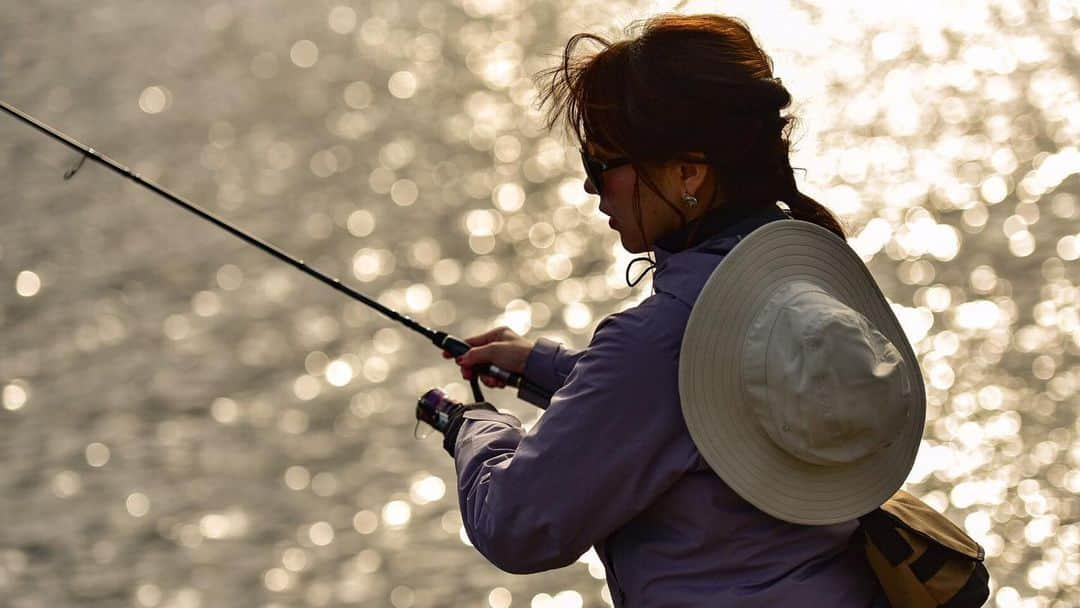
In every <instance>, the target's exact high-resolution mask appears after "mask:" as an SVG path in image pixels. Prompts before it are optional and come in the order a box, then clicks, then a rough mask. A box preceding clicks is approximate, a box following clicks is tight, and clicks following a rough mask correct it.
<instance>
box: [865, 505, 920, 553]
mask: <svg viewBox="0 0 1080 608" xmlns="http://www.w3.org/2000/svg"><path fill="white" fill-rule="evenodd" d="M859 522H860V523H862V526H863V529H864V530H865V531H866V534H867V535H868V536H869V537H870V539H871V540H872V541H873V543H874V545H875V546H877V548H878V550H879V551H881V554H882V555H884V556H885V559H887V560H889V564H891V565H893V566H899V565H900V564H901V563H903V561H904V560H905V559H907V558H908V557H911V554H912V553H914V552H915V550H914V549H913V548H912V547H911V545H910V544H908V542H907V540H905V539H904V537H903V536H901V535H900V533H899V532H897V531H896V528H895V527H894V526H893V522H892V520H891V519H889V516H888V515H886V514H884V513H882V512H881V509H874V510H873V511H871V512H869V513H867V514H866V515H863V516H862V517H860V518H859Z"/></svg>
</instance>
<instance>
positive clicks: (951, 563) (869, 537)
mask: <svg viewBox="0 0 1080 608" xmlns="http://www.w3.org/2000/svg"><path fill="white" fill-rule="evenodd" d="M859 524H860V525H859V530H858V531H857V532H856V533H855V535H854V540H855V542H859V543H861V544H862V545H863V548H864V551H865V553H866V558H867V561H868V562H869V563H870V567H871V568H873V570H874V574H875V575H876V576H877V579H878V582H879V583H880V584H881V587H882V588H883V589H884V590H885V595H886V596H888V598H889V603H890V604H891V605H892V606H893V608H909V607H910V608H975V607H978V606H982V605H983V603H984V602H985V601H986V599H987V598H988V597H989V595H990V586H989V584H990V575H989V572H987V570H986V566H984V565H983V558H984V556H985V552H984V551H983V548H982V547H981V546H979V543H977V542H975V540H974V539H972V538H971V537H970V536H968V535H967V534H966V533H965V532H964V531H963V530H961V529H960V527H959V526H957V525H956V524H954V523H952V522H951V521H949V519H948V518H946V517H945V516H944V515H942V514H941V513H938V512H937V511H935V510H934V509H933V507H931V506H930V505H928V504H926V503H925V502H923V501H921V500H919V499H918V498H916V497H914V496H912V495H911V494H908V493H907V492H905V491H903V490H900V491H899V492H897V493H896V494H894V495H893V496H892V498H890V499H889V500H888V501H886V502H885V504H883V505H881V507H880V508H877V509H874V510H873V511H871V512H870V513H868V514H866V515H864V516H862V517H860V518H859Z"/></svg>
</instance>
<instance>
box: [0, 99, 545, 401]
mask: <svg viewBox="0 0 1080 608" xmlns="http://www.w3.org/2000/svg"><path fill="white" fill-rule="evenodd" d="M0 110H4V111H5V112H7V113H8V114H11V115H12V116H14V117H15V118H17V119H19V120H20V121H22V122H24V123H26V124H28V125H30V126H32V127H34V128H35V129H37V130H38V131H41V132H42V133H44V134H46V135H48V136H49V137H52V138H53V139H55V140H57V141H59V142H61V143H63V144H65V145H67V146H68V147H70V148H72V149H73V150H76V151H78V152H81V153H82V156H81V157H80V158H79V160H78V161H77V162H76V164H74V165H73V166H72V167H71V168H70V169H68V170H67V171H66V172H65V173H64V179H65V180H70V179H71V178H72V177H74V176H75V174H76V173H78V172H79V169H81V168H82V166H83V163H84V162H86V159H87V158H90V159H93V160H95V161H97V162H99V163H101V164H102V165H105V166H106V167H107V168H109V169H111V170H112V171H114V172H116V173H119V174H120V175H122V176H123V177H126V178H128V179H130V180H132V181H134V182H135V183H137V184H139V185H140V186H143V187H145V188H148V189H149V190H151V191H153V192H155V193H157V194H160V195H161V196H163V197H165V199H166V200H168V201H170V202H172V203H175V204H176V205H179V206H180V207H182V208H183V209H185V210H187V211H189V212H191V213H193V214H195V215H197V216H199V217H201V218H202V219H204V220H206V221H208V222H210V223H211V224H214V225H215V226H217V227H219V228H221V229H222V230H225V231H226V232H228V233H230V234H232V235H233V236H236V237H238V238H240V239H241V240H243V241H245V242H246V243H248V244H250V245H254V246H255V247H257V248H259V249H261V250H263V251H265V252H266V253H269V254H270V255H272V256H274V257H275V258H277V259H279V260H281V261H282V262H285V263H286V264H289V265H290V266H292V267H294V268H297V269H299V270H301V271H303V272H304V273H306V274H307V275H308V276H311V277H314V278H315V279H317V280H318V281H320V282H322V283H325V284H327V285H329V286H330V287H333V288H334V289H336V290H338V291H340V292H341V293H343V294H345V295H347V296H349V297H350V298H353V299H354V300H359V301H360V302H362V303H364V304H366V305H367V306H368V307H370V308H373V309H375V310H376V311H378V312H380V313H382V314H383V315H384V316H386V317H389V318H390V319H391V320H393V321H397V322H398V323H401V324H402V325H404V326H405V327H408V328H409V329H411V330H413V331H415V332H417V333H419V334H422V335H423V336H424V337H426V338H427V339H428V340H430V341H431V343H432V344H434V345H435V346H437V347H439V348H441V349H442V350H444V351H446V352H448V353H450V354H451V355H453V356H454V357H459V356H461V355H463V354H465V352H466V351H468V350H469V348H471V347H470V346H469V344H468V343H467V342H465V341H464V340H462V339H461V338H456V337H454V336H451V335H449V334H447V333H446V332H444V331H439V330H435V329H431V328H429V327H425V326H423V325H421V324H420V323H417V322H416V321H414V320H413V319H411V318H409V317H407V316H405V315H403V314H401V313H398V312H397V311H395V310H393V309H391V308H388V307H386V306H383V305H382V304H380V303H378V302H376V301H375V300H373V299H371V298H369V297H367V296H365V295H364V294H362V293H360V292H359V291H356V290H355V289H353V288H352V287H349V286H348V285H346V284H344V283H342V282H341V281H340V280H338V279H335V278H334V277H331V276H329V275H326V274H324V273H322V272H319V271H318V270H316V269H314V268H312V267H311V266H308V265H307V264H306V263H304V261H303V260H298V259H296V258H294V257H292V256H290V255H289V254H287V253H285V252H284V251H281V250H280V249H278V248H276V247H274V246H273V245H270V244H269V243H266V242H264V241H261V240H259V239H257V238H255V237H254V236H251V235H250V234H248V233H246V232H244V231H242V230H240V229H238V228H236V227H234V226H232V225H231V224H229V223H227V222H225V221H224V220H221V219H220V218H218V217H216V216H215V215H213V214H212V213H210V212H208V211H205V210H203V209H201V208H200V207H198V206H197V205H195V204H193V203H191V202H189V201H187V200H186V199H184V198H182V197H180V196H177V195H175V194H173V193H172V192H169V191H168V190H166V189H165V188H162V187H161V186H159V185H157V184H155V183H153V182H151V181H149V180H146V179H143V178H142V177H141V176H140V175H139V174H138V173H136V172H134V171H132V170H131V169H129V168H127V167H125V166H123V165H121V164H120V163H118V162H116V161H114V160H112V159H111V158H109V157H108V156H105V155H103V154H99V153H98V152H97V151H95V150H94V149H93V148H90V147H87V146H84V145H82V144H80V143H79V142H77V141H75V140H74V139H73V138H71V137H68V136H67V135H65V134H64V133H61V132H60V131H57V130H56V129H53V128H52V127H50V126H48V125H46V124H44V123H42V122H40V121H39V120H37V119H35V118H34V117H32V116H30V115H28V114H25V113H23V112H22V111H20V110H18V109H16V108H15V107H13V106H11V105H9V104H7V103H5V102H4V101H3V100H0ZM473 370H474V371H475V372H476V373H475V374H473V377H472V379H471V380H470V384H471V385H472V391H473V396H474V397H475V398H476V400H477V401H483V400H484V397H483V394H482V393H481V391H480V384H479V381H478V379H479V377H480V376H481V375H483V376H489V377H492V378H495V379H497V380H499V381H501V382H504V383H505V384H507V385H509V386H514V387H520V388H524V389H525V390H528V391H529V392H531V393H535V394H537V395H540V396H542V397H543V398H545V399H546V398H550V397H551V393H550V391H548V390H547V389H545V388H543V387H541V386H540V385H538V384H536V383H535V382H532V381H531V380H529V379H527V378H525V377H524V376H522V375H520V374H516V373H513V372H510V371H507V370H504V369H502V368H500V367H498V366H497V365H491V364H483V365H477V366H475V367H474V368H473Z"/></svg>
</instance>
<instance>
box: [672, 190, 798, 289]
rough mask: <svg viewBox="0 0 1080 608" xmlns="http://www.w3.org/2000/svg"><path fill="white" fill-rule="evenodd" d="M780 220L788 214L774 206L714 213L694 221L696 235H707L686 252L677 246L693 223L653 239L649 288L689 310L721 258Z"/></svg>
mask: <svg viewBox="0 0 1080 608" xmlns="http://www.w3.org/2000/svg"><path fill="white" fill-rule="evenodd" d="M782 219H791V215H790V214H789V213H788V212H786V211H784V210H782V209H780V207H778V206H776V204H772V205H766V206H765V207H763V208H762V207H759V208H757V209H753V210H751V211H749V212H746V211H744V212H741V213H740V212H723V211H719V210H718V211H717V212H713V213H709V214H707V215H704V216H702V217H701V218H699V220H697V221H698V222H699V223H700V224H701V227H700V228H699V230H698V234H704V235H707V236H706V237H705V238H704V240H702V241H701V242H700V243H698V244H696V245H694V246H692V247H690V248H689V249H684V250H681V251H680V250H679V247H680V246H681V245H682V243H683V242H685V240H686V235H687V234H688V233H689V231H690V230H692V229H693V224H688V225H687V226H686V227H685V228H683V229H680V230H678V231H676V232H674V233H672V234H669V235H666V236H664V237H662V238H660V239H657V240H656V242H655V243H654V245H653V251H654V253H655V254H656V270H655V273H654V274H653V287H654V288H655V289H656V291H657V292H664V293H667V294H669V295H672V296H674V297H675V298H676V299H678V300H681V301H682V302H684V303H685V304H686V305H688V306H691V307H692V306H693V305H694V301H696V300H697V296H698V293H700V292H701V289H702V288H703V287H704V286H705V281H707V280H708V279H709V276H710V275H711V274H712V270H713V269H714V268H715V267H716V265H717V264H719V263H720V260H722V259H723V256H725V255H727V253H728V252H729V251H731V250H732V249H734V247H735V245H736V244H738V242H739V241H740V240H741V239H742V238H743V237H745V236H746V235H747V234H750V233H751V232H752V231H754V230H755V229H757V228H759V227H761V226H763V225H765V224H767V223H769V222H772V221H776V220H782ZM718 256H719V257H718Z"/></svg>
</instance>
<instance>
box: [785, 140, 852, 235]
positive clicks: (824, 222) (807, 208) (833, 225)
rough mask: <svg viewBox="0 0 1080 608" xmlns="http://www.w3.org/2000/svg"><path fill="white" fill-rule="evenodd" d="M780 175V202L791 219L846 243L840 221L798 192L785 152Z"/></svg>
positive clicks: (789, 161) (824, 208) (793, 172)
mask: <svg viewBox="0 0 1080 608" xmlns="http://www.w3.org/2000/svg"><path fill="white" fill-rule="evenodd" d="M780 174H781V179H782V180H783V181H784V183H783V189H782V194H781V197H780V200H782V201H784V203H786V204H787V206H788V208H790V209H791V215H792V217H794V218H795V219H797V220H803V221H807V222H812V223H814V224H817V225H818V226H821V227H822V228H827V229H828V230H829V231H830V232H832V233H833V234H835V235H836V236H838V237H840V238H841V239H843V240H844V241H847V235H846V234H844V227H843V226H841V225H840V221H839V220H838V219H837V218H836V216H835V215H833V214H832V212H831V211H829V210H828V209H827V208H826V207H825V206H824V205H822V204H821V203H819V202H817V201H815V200H814V199H812V198H810V197H809V196H807V195H805V194H803V193H802V192H799V187H798V186H797V185H796V184H795V170H794V169H793V168H792V167H791V159H790V158H788V155H787V154H786V151H785V154H784V161H783V167H782V168H781V171H780Z"/></svg>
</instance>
